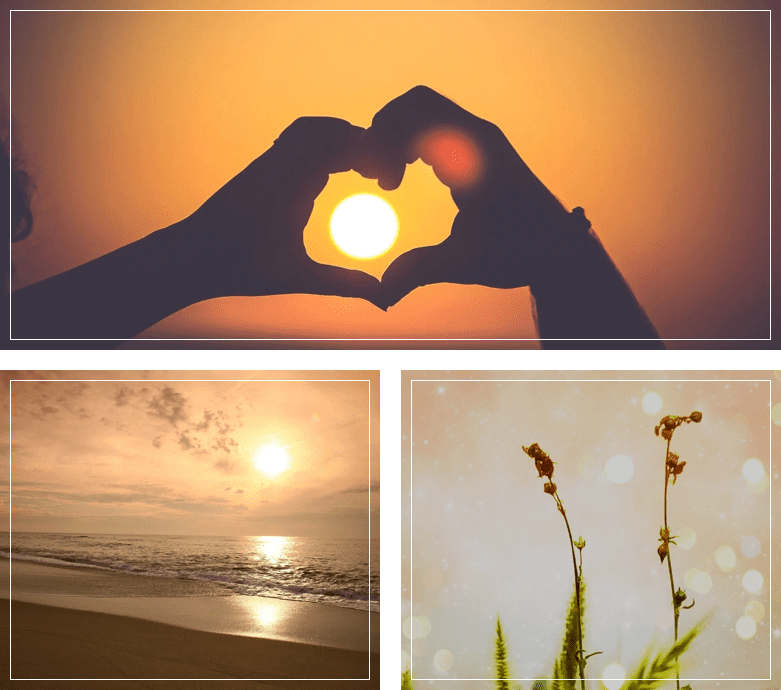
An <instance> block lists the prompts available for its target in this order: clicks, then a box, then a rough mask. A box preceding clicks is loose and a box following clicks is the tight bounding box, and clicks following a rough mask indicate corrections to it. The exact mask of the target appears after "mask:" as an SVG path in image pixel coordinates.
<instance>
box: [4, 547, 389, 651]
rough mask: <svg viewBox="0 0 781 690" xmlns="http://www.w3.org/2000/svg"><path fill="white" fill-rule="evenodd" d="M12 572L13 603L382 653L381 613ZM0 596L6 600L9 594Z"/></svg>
mask: <svg viewBox="0 0 781 690" xmlns="http://www.w3.org/2000/svg"><path fill="white" fill-rule="evenodd" d="M9 571H10V575H11V577H12V592H11V596H10V597H9V598H10V599H12V600H13V601H14V602H15V603H16V602H26V603H30V604H36V605H42V606H50V607H56V608H59V609H69V610H79V611H91V612H94V613H102V614H108V615H116V616H124V617H131V618H137V619H139V620H145V621H151V622H155V623H159V624H166V625H172V626H176V627H179V628H183V629H189V630H197V631H202V632H208V633H216V634H224V635H233V636H241V637H249V638H255V639H264V640H277V641H287V642H291V643H301V644H307V645H315V646H319V647H331V648H339V649H344V650H354V651H362V652H369V651H370V650H371V651H372V652H375V651H379V613H377V612H369V611H361V610H359V609H352V608H346V607H338V606H329V605H327V604H319V603H316V602H302V601H293V600H288V599H277V598H274V597H256V596H247V595H240V594H235V593H234V592H232V591H231V590H230V589H228V588H225V587H222V586H221V585H219V584H216V583H203V582H200V581H193V580H176V579H173V578H171V579H168V578H155V577H148V576H137V575H131V574H125V573H116V572H112V571H104V570H98V569H89V568H84V569H80V568H69V567H67V566H57V565H49V564H41V563H33V562H29V561H11V562H10V563H9V562H8V561H5V566H3V565H2V564H1V563H0V577H4V576H7V575H8V574H9ZM7 581H8V580H6V582H7ZM0 596H5V597H8V590H6V591H5V592H4V593H0ZM12 622H13V621H12ZM14 627H15V626H14Z"/></svg>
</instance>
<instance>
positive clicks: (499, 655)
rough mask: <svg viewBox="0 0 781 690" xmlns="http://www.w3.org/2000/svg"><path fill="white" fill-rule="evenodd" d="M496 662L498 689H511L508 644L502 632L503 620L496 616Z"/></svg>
mask: <svg viewBox="0 0 781 690" xmlns="http://www.w3.org/2000/svg"><path fill="white" fill-rule="evenodd" d="M494 661H495V662H496V689H497V690H510V683H509V678H510V670H509V668H508V666H507V645H506V644H505V641H504V635H503V634H502V621H500V620H499V616H497V617H496V650H495V651H494Z"/></svg>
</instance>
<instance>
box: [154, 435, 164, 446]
mask: <svg viewBox="0 0 781 690" xmlns="http://www.w3.org/2000/svg"><path fill="white" fill-rule="evenodd" d="M152 445H153V446H154V447H155V448H160V446H162V445H163V437H162V436H156V437H155V438H153V439H152Z"/></svg>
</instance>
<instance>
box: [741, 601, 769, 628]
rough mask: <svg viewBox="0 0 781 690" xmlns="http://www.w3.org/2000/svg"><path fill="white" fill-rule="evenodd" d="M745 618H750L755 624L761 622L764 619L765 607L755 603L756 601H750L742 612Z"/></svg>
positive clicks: (758, 602) (760, 603)
mask: <svg viewBox="0 0 781 690" xmlns="http://www.w3.org/2000/svg"><path fill="white" fill-rule="evenodd" d="M743 613H745V614H746V615H747V616H751V618H753V619H754V620H755V621H756V622H757V623H759V621H761V620H762V619H763V618H764V617H765V607H764V606H763V605H762V602H761V601H757V600H756V599H752V600H751V601H750V602H748V604H746V609H745V611H744V612H743Z"/></svg>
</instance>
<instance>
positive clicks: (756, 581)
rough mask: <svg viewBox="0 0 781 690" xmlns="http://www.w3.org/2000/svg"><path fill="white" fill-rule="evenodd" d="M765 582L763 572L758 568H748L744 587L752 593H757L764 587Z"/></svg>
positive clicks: (744, 578)
mask: <svg viewBox="0 0 781 690" xmlns="http://www.w3.org/2000/svg"><path fill="white" fill-rule="evenodd" d="M764 582H765V580H764V578H763V577H762V573H760V572H759V571H758V570H747V571H746V573H745V575H743V588H744V589H745V590H746V591H747V592H750V593H751V594H756V593H757V592H758V591H759V590H760V589H762V585H763V584H764Z"/></svg>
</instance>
